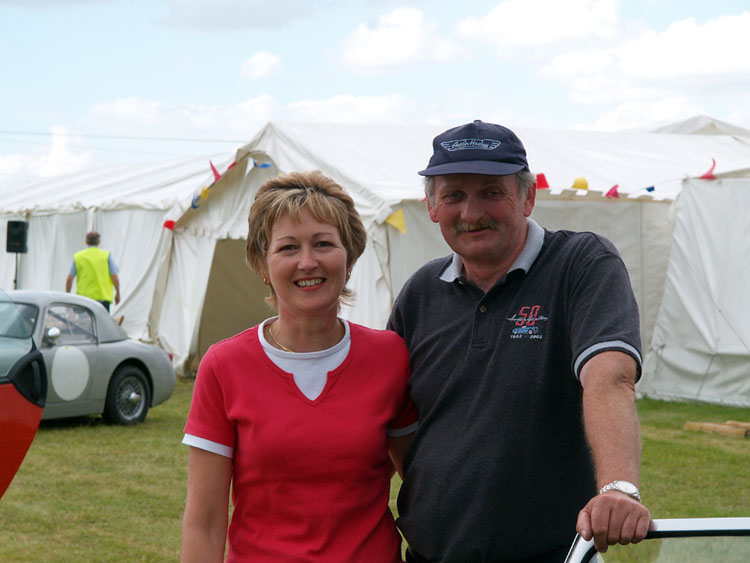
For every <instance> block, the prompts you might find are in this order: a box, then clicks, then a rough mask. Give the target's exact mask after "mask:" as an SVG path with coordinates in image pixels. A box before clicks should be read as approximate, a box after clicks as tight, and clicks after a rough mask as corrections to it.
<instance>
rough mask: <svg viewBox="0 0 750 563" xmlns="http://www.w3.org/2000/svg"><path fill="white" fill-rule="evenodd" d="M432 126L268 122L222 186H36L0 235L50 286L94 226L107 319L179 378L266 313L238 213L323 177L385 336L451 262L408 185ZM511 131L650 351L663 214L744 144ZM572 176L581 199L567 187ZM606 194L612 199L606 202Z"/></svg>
mask: <svg viewBox="0 0 750 563" xmlns="http://www.w3.org/2000/svg"><path fill="white" fill-rule="evenodd" d="M441 129H442V128H434V127H407V126H405V127H398V126H350V125H321V124H304V125H303V124H290V123H275V122H274V123H269V124H268V125H266V126H265V127H264V128H263V129H262V130H261V131H260V132H259V133H258V134H257V135H256V136H255V137H254V138H253V139H252V140H251V141H250V142H249V143H248V144H247V145H245V146H243V147H241V148H240V149H239V150H238V151H237V153H236V155H233V156H234V158H223V159H219V158H215V159H214V160H213V163H214V164H215V165H216V168H217V169H218V171H219V172H221V173H223V176H222V177H221V179H220V180H218V181H216V182H215V183H214V181H213V174H212V172H211V171H210V169H209V168H208V162H207V159H198V160H196V161H191V162H189V163H182V164H175V163H172V164H169V165H167V164H165V165H164V166H163V168H162V169H161V171H160V172H159V173H158V174H157V172H156V171H154V170H153V169H152V170H148V169H147V168H144V169H142V171H141V172H140V173H139V174H137V175H134V174H132V173H129V172H127V171H126V170H125V169H123V170H110V171H108V172H106V173H104V174H103V175H96V174H92V175H90V177H83V176H80V175H79V176H74V177H70V178H69V179H67V180H58V181H50V182H42V183H39V184H37V185H36V186H35V187H34V192H33V193H31V192H29V191H26V190H22V191H19V193H17V194H15V196H14V198H11V199H10V200H8V199H7V198H4V201H2V202H1V203H0V228H2V230H3V232H4V231H5V229H4V224H3V221H7V220H9V219H18V218H21V219H25V220H28V221H29V253H28V254H26V255H19V256H20V260H19V263H20V267H19V287H30V288H31V287H34V288H39V289H58V290H61V289H62V288H63V284H64V279H65V276H66V274H67V270H68V268H69V266H70V260H71V258H70V257H71V255H72V253H73V252H74V251H75V250H77V249H78V248H79V247H80V245H81V243H82V240H83V236H84V234H85V232H86V231H87V230H89V229H91V228H96V229H97V230H99V231H100V232H101V233H102V239H103V242H102V247H103V248H107V249H109V250H112V251H113V253H114V256H115V259H116V260H117V262H118V264H119V266H120V267H121V270H122V273H121V283H122V293H123V296H124V300H123V302H122V303H120V305H119V307H115V308H114V310H113V314H114V315H118V314H122V315H124V317H125V322H124V324H123V326H124V327H125V329H126V330H127V331H128V333H129V334H130V335H131V336H134V337H137V338H143V339H147V338H151V339H154V340H156V341H157V342H158V343H159V344H160V345H161V346H163V347H164V348H165V349H166V350H167V351H169V352H171V353H173V355H174V361H175V364H176V366H177V367H178V370H179V371H181V372H183V371H188V370H191V369H194V367H195V360H196V359H198V358H199V357H200V355H201V354H202V353H203V352H204V351H205V349H206V347H207V346H208V345H209V344H211V343H212V342H215V341H216V340H218V339H219V338H222V337H225V336H228V335H230V334H233V333H234V332H237V331H238V330H241V329H242V328H245V327H247V326H250V325H251V324H253V323H255V322H258V321H259V320H261V319H262V318H264V317H266V316H268V315H269V310H268V309H267V307H266V305H265V304H264V303H263V297H264V295H265V288H264V286H263V285H262V283H261V282H260V280H259V279H258V278H257V276H255V275H254V274H252V273H251V272H250V271H249V269H248V268H247V266H246V265H245V264H244V239H245V237H246V234H247V232H246V229H247V227H246V216H247V210H248V209H249V207H250V203H251V201H252V198H253V196H254V194H255V191H256V190H257V188H258V186H260V185H261V184H262V183H263V182H264V181H265V180H266V179H268V178H271V177H273V176H275V175H277V174H279V173H285V172H289V171H292V170H310V169H321V170H323V172H324V173H326V174H328V175H329V176H331V177H332V178H334V179H335V180H337V181H338V182H340V183H341V184H342V185H343V186H345V187H346V188H347V189H348V190H349V191H350V193H351V194H352V196H353V198H354V199H355V202H356V204H357V207H358V209H359V212H360V214H361V215H362V218H363V220H364V222H365V225H366V227H367V230H368V235H369V241H368V247H367V250H366V252H365V254H364V255H363V257H362V258H361V259H360V261H359V262H358V263H357V266H356V267H355V269H354V272H353V275H352V279H351V282H350V283H351V285H352V286H353V289H354V290H355V291H356V293H357V296H358V298H357V301H356V304H355V306H354V307H353V308H347V309H345V310H344V311H343V312H342V314H343V315H344V316H346V317H348V318H350V319H352V320H354V321H357V322H361V323H363V324H366V325H368V326H374V327H382V326H384V324H385V321H386V319H387V315H388V312H389V310H390V306H391V303H392V300H393V298H394V297H395V295H396V293H397V292H398V290H399V288H400V287H401V285H402V284H403V282H404V281H405V280H406V278H407V277H408V276H409V275H410V274H411V273H412V272H413V271H414V270H415V269H416V268H417V267H418V266H419V265H421V264H422V263H423V262H424V261H426V260H428V259H430V258H433V257H436V256H441V255H445V254H447V253H448V249H447V247H446V246H445V244H444V243H443V241H442V239H441V237H440V234H439V230H438V229H437V227H436V226H435V225H433V224H432V223H431V222H430V221H429V219H428V217H427V214H426V212H425V205H424V202H423V201H422V200H423V192H422V184H421V179H420V177H419V176H417V174H416V170H419V169H421V168H422V167H423V166H424V165H425V164H426V162H427V159H428V158H429V155H430V153H431V140H432V138H433V137H434V136H435V135H436V134H437V133H439V132H440V130H441ZM514 129H515V130H516V132H517V133H518V134H519V136H520V137H521V139H522V140H523V141H524V144H525V146H526V149H527V152H528V154H529V163H530V166H531V168H532V170H533V171H534V172H537V173H544V174H545V177H546V179H547V180H548V182H549V184H550V186H551V188H552V189H551V190H539V191H538V194H539V195H538V197H537V205H536V208H535V211H534V215H533V216H534V218H535V219H536V220H537V221H538V222H539V223H540V224H542V225H543V226H546V227H549V228H572V229H577V230H594V231H597V232H601V233H602V234H604V235H605V236H608V237H609V238H611V239H612V240H613V241H614V242H615V244H616V245H617V246H618V248H619V249H620V252H621V254H622V256H623V259H624V261H625V263H626V265H627V266H628V269H629V271H630V274H631V280H632V282H633V286H634V289H635V293H636V297H637V298H638V300H639V304H640V307H641V311H642V331H643V334H644V348H645V347H646V345H647V344H648V342H649V341H650V335H651V333H652V331H653V327H654V323H655V319H656V312H657V311H658V310H659V304H660V302H661V294H662V288H663V285H664V278H665V275H666V270H667V261H668V257H669V247H670V243H671V230H672V229H671V225H670V224H669V221H668V219H667V215H668V212H669V207H670V205H669V202H670V201H671V199H672V198H674V197H675V195H676V194H677V193H678V192H679V190H680V185H681V181H682V180H683V179H684V178H685V177H688V176H692V177H695V176H700V175H701V174H702V173H703V172H705V171H706V170H707V169H708V168H709V167H710V166H711V159H712V158H713V159H716V162H717V172H718V171H723V170H734V169H739V168H745V167H748V166H749V165H750V150H749V149H748V144H747V143H746V142H744V141H743V140H742V139H741V138H740V137H733V136H731V135H711V136H705V135H689V134H664V133H643V132H619V133H594V132H583V131H553V130H539V129H526V128H514ZM232 162H234V163H235V165H234V166H232V167H231V168H229V166H230V164H231V163H232ZM228 168H229V169H228ZM227 169H228V170H227ZM180 171H181V172H180ZM581 176H583V177H585V178H586V179H587V182H588V186H589V191H588V192H583V191H579V190H570V189H567V188H569V187H570V186H571V185H572V184H573V182H574V180H575V179H576V178H578V177H581ZM170 178H171V180H170ZM614 184H618V186H619V193H620V198H619V199H610V198H605V197H604V196H603V193H604V192H606V191H608V190H609V189H610V188H611V187H612V186H613V185H614ZM647 188H653V190H652V191H648V190H647ZM103 193H106V194H107V196H106V197H104V196H103V195H102V194H103ZM628 196H629V197H628ZM36 199H39V200H40V201H46V202H48V203H46V204H45V205H42V206H39V205H37V204H36V203H33V202H35V201H36ZM401 214H403V215H401ZM165 221H173V222H174V227H173V228H171V229H170V228H165V227H164V225H165ZM167 224H168V225H169V223H167ZM170 226H171V225H170ZM404 228H405V232H402V230H401V229H404ZM12 281H13V255H5V256H3V257H2V258H0V287H4V288H8V287H12ZM603 283H605V282H604V281H603Z"/></svg>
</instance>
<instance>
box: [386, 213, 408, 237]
mask: <svg viewBox="0 0 750 563" xmlns="http://www.w3.org/2000/svg"><path fill="white" fill-rule="evenodd" d="M385 222H386V223H388V224H389V225H393V226H394V227H396V228H397V229H398V230H399V231H401V232H402V233H404V234H406V219H405V218H404V210H403V208H402V207H399V208H398V209H397V210H396V211H394V212H393V213H391V214H390V215H388V217H386V219H385Z"/></svg>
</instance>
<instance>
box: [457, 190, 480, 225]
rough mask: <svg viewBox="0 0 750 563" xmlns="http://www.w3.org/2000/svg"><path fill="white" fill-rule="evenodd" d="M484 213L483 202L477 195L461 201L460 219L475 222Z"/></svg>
mask: <svg viewBox="0 0 750 563" xmlns="http://www.w3.org/2000/svg"><path fill="white" fill-rule="evenodd" d="M484 215H485V204H484V202H482V201H481V200H480V198H478V197H474V196H469V197H467V198H466V199H465V200H464V202H463V207H462V208H461V219H462V220H463V221H465V222H467V223H476V222H478V221H479V220H480V219H481V218H482V217H484Z"/></svg>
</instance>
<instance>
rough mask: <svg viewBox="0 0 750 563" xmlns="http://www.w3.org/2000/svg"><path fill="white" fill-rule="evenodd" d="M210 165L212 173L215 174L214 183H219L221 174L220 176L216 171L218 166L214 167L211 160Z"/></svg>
mask: <svg viewBox="0 0 750 563" xmlns="http://www.w3.org/2000/svg"><path fill="white" fill-rule="evenodd" d="M208 163H209V164H210V165H211V171H212V172H213V173H214V182H218V181H219V178H221V174H219V171H218V170H216V166H214V163H213V162H211V161H210V160H209V161H208Z"/></svg>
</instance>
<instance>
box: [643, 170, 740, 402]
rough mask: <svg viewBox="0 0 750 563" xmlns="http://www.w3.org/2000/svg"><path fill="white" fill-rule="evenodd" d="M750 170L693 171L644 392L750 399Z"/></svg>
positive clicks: (678, 212)
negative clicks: (696, 174)
mask: <svg viewBox="0 0 750 563" xmlns="http://www.w3.org/2000/svg"><path fill="white" fill-rule="evenodd" d="M749 209H750V170H738V171H734V172H731V173H728V174H723V175H720V176H719V177H717V179H715V180H699V179H688V180H686V181H685V183H684V186H683V189H682V191H681V192H680V195H679V196H678V197H677V199H676V200H675V203H674V206H673V210H672V211H673V214H674V237H673V240H674V242H673V244H672V253H671V258H670V261H669V267H668V270H667V278H666V282H665V285H664V298H663V301H662V304H661V308H660V310H659V314H658V316H657V319H656V326H655V328H654V336H653V340H652V342H651V348H650V350H649V352H648V354H647V356H646V363H645V365H644V370H643V378H642V380H641V382H640V383H639V385H638V391H639V393H640V394H642V395H645V396H649V397H654V398H658V399H672V400H674V399H677V400H697V401H703V402H709V403H722V404H727V405H734V406H743V407H750V260H749V259H748V257H750V213H749V212H748V210H749Z"/></svg>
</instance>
